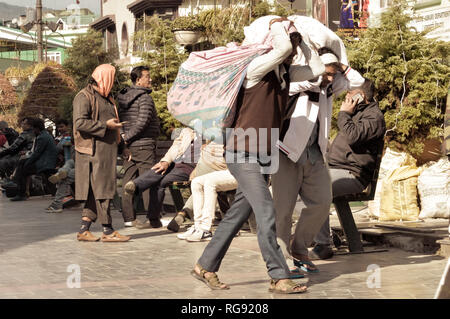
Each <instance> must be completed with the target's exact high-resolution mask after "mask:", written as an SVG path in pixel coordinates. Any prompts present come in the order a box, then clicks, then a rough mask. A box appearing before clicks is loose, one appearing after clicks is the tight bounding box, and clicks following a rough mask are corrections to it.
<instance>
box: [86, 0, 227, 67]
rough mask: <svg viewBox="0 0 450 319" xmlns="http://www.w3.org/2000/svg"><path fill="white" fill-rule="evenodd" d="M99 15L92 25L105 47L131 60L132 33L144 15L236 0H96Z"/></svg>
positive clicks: (166, 16) (170, 13) (217, 5)
mask: <svg viewBox="0 0 450 319" xmlns="http://www.w3.org/2000/svg"><path fill="white" fill-rule="evenodd" d="M99 1H100V3H101V17H100V18H98V19H97V20H95V21H94V22H93V23H91V27H92V28H94V29H96V30H99V31H102V32H103V34H104V37H105V45H106V48H107V49H108V50H111V49H114V48H118V51H119V60H118V63H121V64H134V63H136V62H138V61H139V59H138V58H137V57H135V56H133V45H132V40H133V34H134V33H135V32H136V31H138V30H141V29H142V28H143V27H144V24H143V22H142V21H143V20H144V19H145V17H147V16H152V15H154V14H157V15H158V16H159V17H161V18H163V19H174V18H176V17H178V16H186V15H189V14H196V13H198V11H199V10H208V9H214V8H217V9H220V8H223V7H227V6H230V5H231V4H232V3H234V2H235V0H99Z"/></svg>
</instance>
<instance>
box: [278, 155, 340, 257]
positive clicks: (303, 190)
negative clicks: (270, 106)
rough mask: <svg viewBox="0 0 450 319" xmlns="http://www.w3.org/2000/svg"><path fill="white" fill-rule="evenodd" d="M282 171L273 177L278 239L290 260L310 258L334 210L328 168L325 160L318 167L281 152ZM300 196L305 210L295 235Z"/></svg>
mask: <svg viewBox="0 0 450 319" xmlns="http://www.w3.org/2000/svg"><path fill="white" fill-rule="evenodd" d="M279 165H280V166H279V169H278V172H277V173H275V174H274V175H272V191H273V202H274V205H275V210H276V212H277V213H276V229H277V237H278V240H279V241H280V244H281V245H282V247H283V253H284V254H285V256H286V257H289V256H290V255H306V256H307V255H308V247H309V245H311V243H312V241H313V239H314V236H315V235H316V234H317V233H318V231H319V229H320V227H321V226H322V225H323V223H324V222H325V220H326V219H327V217H328V214H329V211H330V204H331V200H332V196H331V184H330V175H329V173H328V167H327V165H326V164H325V163H324V161H323V159H322V158H320V159H318V160H317V161H316V162H315V163H314V165H313V164H311V162H310V161H309V160H307V161H306V162H305V163H304V164H298V163H294V162H292V161H291V160H290V159H289V158H287V157H286V156H285V155H284V154H282V153H280V164H279ZM297 195H300V197H301V198H302V201H303V202H304V204H305V207H304V208H303V209H302V211H301V214H300V217H299V219H298V222H297V226H296V229H295V232H294V234H293V236H292V243H291V229H292V214H293V212H294V207H295V203H296V201H297Z"/></svg>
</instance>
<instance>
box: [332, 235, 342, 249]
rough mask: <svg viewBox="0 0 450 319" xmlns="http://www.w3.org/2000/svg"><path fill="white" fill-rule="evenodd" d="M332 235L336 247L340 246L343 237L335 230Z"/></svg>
mask: <svg viewBox="0 0 450 319" xmlns="http://www.w3.org/2000/svg"><path fill="white" fill-rule="evenodd" d="M332 237H333V244H334V247H336V248H339V247H340V246H341V245H342V239H341V237H340V236H339V235H338V234H337V233H336V232H335V231H333V232H332Z"/></svg>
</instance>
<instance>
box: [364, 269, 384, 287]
mask: <svg viewBox="0 0 450 319" xmlns="http://www.w3.org/2000/svg"><path fill="white" fill-rule="evenodd" d="M366 272H370V273H371V274H370V275H369V277H367V280H366V284H367V288H370V289H374V288H381V268H380V266H378V265H377V264H371V265H369V266H367V270H366Z"/></svg>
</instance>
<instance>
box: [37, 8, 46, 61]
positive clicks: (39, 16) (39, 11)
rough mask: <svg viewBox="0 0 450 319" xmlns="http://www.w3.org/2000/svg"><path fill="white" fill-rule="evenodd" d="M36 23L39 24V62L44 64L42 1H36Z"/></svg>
mask: <svg viewBox="0 0 450 319" xmlns="http://www.w3.org/2000/svg"><path fill="white" fill-rule="evenodd" d="M36 20H37V21H36V22H37V29H36V31H37V32H36V33H37V55H38V62H39V63H41V62H44V51H43V45H42V42H43V41H42V0H36Z"/></svg>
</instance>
